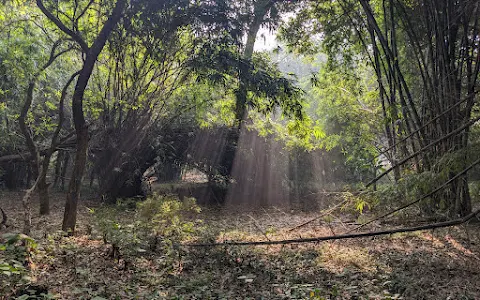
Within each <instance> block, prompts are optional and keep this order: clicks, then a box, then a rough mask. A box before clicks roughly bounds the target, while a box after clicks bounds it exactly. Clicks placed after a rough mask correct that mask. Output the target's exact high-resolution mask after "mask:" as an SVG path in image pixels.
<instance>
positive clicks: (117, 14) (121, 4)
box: [37, 0, 127, 235]
mask: <svg viewBox="0 0 480 300" xmlns="http://www.w3.org/2000/svg"><path fill="white" fill-rule="evenodd" d="M38 2H39V0H37V4H38ZM126 2H127V1H126V0H117V2H116V4H115V8H114V9H113V11H112V13H111V15H110V16H109V17H108V20H107V21H106V22H105V24H104V25H103V27H102V29H101V30H100V33H99V34H98V36H97V37H96V38H95V41H94V42H93V44H92V46H91V47H90V48H88V49H84V50H87V53H86V59H85V62H84V63H83V68H82V70H81V71H80V74H79V77H78V80H77V84H76V86H75V91H74V93H73V99H72V112H73V123H74V125H75V132H76V134H77V138H76V141H77V145H76V153H75V163H74V166H73V172H72V177H71V179H70V183H69V186H68V194H67V202H66V203H65V213H64V216H63V224H62V230H63V231H65V232H68V233H69V234H70V235H73V234H74V233H75V224H76V222H77V206H78V199H79V198H80V188H81V184H82V179H83V175H84V173H85V165H86V162H87V148H88V126H87V124H86V122H85V116H84V112H83V98H84V94H85V88H86V87H87V84H88V81H89V79H90V76H91V75H92V72H93V68H94V66H95V63H96V61H97V58H98V56H99V55H100V53H101V52H102V50H103V47H104V46H105V43H106V42H107V39H108V37H109V35H110V33H111V32H112V30H113V29H114V28H115V27H116V25H117V23H118V22H119V21H120V19H121V17H122V14H123V10H124V8H125V5H126ZM47 16H48V15H47ZM53 18H55V17H53ZM50 19H51V17H50ZM57 20H58V19H57ZM56 25H57V26H59V27H60V29H62V30H63V31H64V32H67V34H68V31H69V29H68V28H66V27H65V25H63V24H56ZM62 27H65V28H62ZM72 34H74V33H72ZM74 35H75V34H74ZM72 38H74V39H75V40H76V41H77V40H78V39H80V40H79V41H77V42H79V43H80V45H85V44H86V43H85V42H84V41H83V40H81V37H79V36H76V35H75V36H72ZM82 48H84V46H83V47H82Z"/></svg>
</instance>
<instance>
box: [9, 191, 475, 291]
mask: <svg viewBox="0 0 480 300" xmlns="http://www.w3.org/2000/svg"><path fill="white" fill-rule="evenodd" d="M18 196H19V194H14V193H12V194H9V195H8V198H3V199H8V200H6V201H3V200H1V201H2V203H1V205H2V207H4V208H5V209H6V210H7V211H8V213H9V216H10V222H11V224H12V225H13V226H12V227H11V228H9V229H10V230H12V231H18V230H19V229H20V228H21V214H20V211H19V208H18V203H19V202H17V201H18ZM54 199H55V203H54V209H52V214H51V216H50V217H42V218H40V217H38V215H37V213H36V211H37V207H36V206H35V205H34V217H33V222H34V228H35V229H34V232H33V236H34V237H35V238H36V239H37V241H38V242H39V252H38V254H37V255H36V256H35V258H34V260H35V261H34V263H35V265H32V267H33V266H34V268H32V270H31V274H30V276H31V277H32V278H33V280H34V281H35V283H37V284H42V285H46V286H48V287H49V290H50V291H51V292H52V293H54V294H56V295H57V297H58V298H59V299H90V298H93V297H95V296H99V297H103V298H106V299H114V298H115V297H119V299H138V298H140V299H164V298H167V299H171V298H172V297H176V296H181V297H183V298H181V299H208V298H211V299H218V298H224V299H235V298H240V299H243V298H246V297H250V298H262V297H263V298H264V299H311V298H313V299H315V297H317V299H395V298H399V297H403V299H446V298H447V297H450V298H451V299H462V297H463V298H464V299H480V286H478V282H480V273H479V272H478V270H479V269H480V260H479V259H478V255H479V253H480V234H479V232H480V230H479V228H478V225H475V224H471V225H465V226H463V227H460V226H459V227H453V228H448V229H436V230H435V231H434V232H432V231H422V232H415V233H407V234H395V235H391V236H384V237H373V238H362V239H351V240H338V241H330V242H321V243H308V244H291V245H268V246H259V247H250V246H248V247H246V246H242V247H240V246H230V247H226V246H220V247H214V248H190V247H181V248H180V249H179V250H180V252H179V254H178V255H177V256H174V257H173V258H172V257H171V256H169V255H168V254H167V253H164V252H163V251H162V250H158V251H156V252H154V253H151V252H148V251H147V252H144V251H142V252H139V253H136V254H134V255H133V254H131V253H130V252H128V251H126V249H120V255H119V256H117V257H112V256H111V250H112V248H111V247H112V246H111V245H110V244H105V243H104V242H103V241H102V237H101V233H100V232H99V230H98V228H95V226H94V227H93V228H89V226H90V225H89V224H93V222H92V218H93V216H92V215H91V214H90V213H89V212H88V209H87V206H88V207H90V208H91V207H94V203H88V205H87V206H86V205H85V202H83V203H82V205H81V206H80V208H79V216H78V217H79V227H78V231H77V236H75V237H70V238H67V237H63V236H62V235H61V234H60V233H59V232H58V229H60V225H61V218H62V216H63V210H62V202H63V196H62V195H61V194H56V196H54ZM133 213H134V212H132V211H126V212H125V213H124V214H122V215H120V216H119V217H120V218H124V219H126V220H125V221H130V220H127V219H131V214H133ZM318 215H319V213H318V212H314V211H312V212H310V213H306V212H303V213H299V212H292V211H289V210H286V209H284V208H269V209H266V208H265V209H260V210H256V211H251V212H241V213H240V212H236V211H235V210H230V211H229V210H225V209H221V208H204V210H203V212H202V213H201V214H200V215H199V216H198V217H200V218H201V219H202V220H203V225H202V226H204V227H205V232H204V235H205V236H206V237H211V238H213V240H210V241H215V240H216V241H217V242H225V241H267V240H281V239H293V238H308V237H319V236H329V235H334V234H337V235H338V234H342V233H344V232H346V231H349V230H351V229H353V228H355V226H356V225H355V222H353V223H352V222H351V220H355V219H357V218H358V216H356V215H348V214H343V215H338V216H336V217H335V218H328V220H331V221H332V222H330V223H328V222H326V221H325V219H322V218H320V219H318V220H315V221H313V222H311V223H309V224H307V225H305V226H301V227H298V225H299V224H303V223H305V222H306V221H308V220H311V219H312V218H315V217H317V216H318ZM380 226H381V224H378V223H377V224H374V225H373V227H372V228H373V229H375V230H378V229H379V228H381V227H380ZM90 227H91V226H90ZM297 227H298V228H297ZM203 238H204V237H199V239H200V240H199V241H203V240H202V239H203ZM191 242H192V241H191ZM0 299H1V298H0Z"/></svg>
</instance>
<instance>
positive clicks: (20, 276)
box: [0, 233, 37, 294]
mask: <svg viewBox="0 0 480 300" xmlns="http://www.w3.org/2000/svg"><path fill="white" fill-rule="evenodd" d="M36 248H37V243H36V242H35V240H33V239H32V238H31V237H29V236H26V235H24V234H17V233H8V234H4V235H2V236H1V237H0V294H7V293H10V292H12V291H13V290H14V289H15V288H16V287H18V286H20V285H22V284H25V283H28V281H29V278H28V276H27V273H28V270H27V267H26V266H28V264H29V262H30V259H31V256H32V254H33V253H34V251H35V249H36Z"/></svg>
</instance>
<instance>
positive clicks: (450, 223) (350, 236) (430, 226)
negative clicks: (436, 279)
mask: <svg viewBox="0 0 480 300" xmlns="http://www.w3.org/2000/svg"><path fill="white" fill-rule="evenodd" d="M479 213H480V209H478V210H476V211H474V212H472V213H471V214H468V215H466V216H465V217H463V218H460V219H456V220H452V221H446V222H439V223H433V224H427V225H422V226H415V227H402V228H396V229H389V230H382V231H374V232H363V233H354V234H342V235H334V236H324V237H314V238H305V239H291V240H279V241H258V242H224V243H206V244H185V245H182V246H185V247H219V246H262V245H287V244H300V243H316V242H323V241H331V240H344V239H354V238H363V237H372V236H379V235H388V234H393V233H402V232H412V231H420V230H428V229H435V228H442V227H450V226H455V225H460V224H463V223H465V222H467V221H469V220H470V219H472V218H474V217H475V216H476V215H477V214H479Z"/></svg>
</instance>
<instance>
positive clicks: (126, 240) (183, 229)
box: [92, 195, 201, 257]
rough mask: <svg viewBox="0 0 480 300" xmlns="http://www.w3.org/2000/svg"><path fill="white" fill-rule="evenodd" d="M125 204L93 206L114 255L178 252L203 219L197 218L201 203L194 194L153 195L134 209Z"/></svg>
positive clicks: (195, 231)
mask: <svg viewBox="0 0 480 300" xmlns="http://www.w3.org/2000/svg"><path fill="white" fill-rule="evenodd" d="M122 208H124V206H123V205H120V206H119V205H117V206H114V207H111V206H110V207H103V208H100V209H97V210H92V212H93V213H94V214H95V219H96V224H97V227H98V229H99V230H100V232H101V233H102V236H103V239H104V241H105V243H108V244H111V245H112V253H111V255H112V256H113V257H117V256H118V255H119V253H120V252H121V253H122V254H126V255H136V254H139V253H144V252H147V251H148V250H150V251H158V250H161V251H163V252H164V254H165V255H167V256H171V255H174V254H176V253H177V252H178V251H177V250H178V249H177V247H176V246H177V245H179V244H180V243H181V242H182V241H185V240H187V239H189V238H192V237H193V236H195V235H196V234H197V233H198V231H199V230H200V228H201V227H200V223H201V222H200V221H199V220H196V219H195V218H194V217H195V215H196V214H198V213H199V212H200V207H199V206H198V205H197V204H196V203H195V199H193V198H185V199H184V200H183V201H180V200H179V199H178V198H177V197H174V196H159V195H152V196H150V197H148V198H147V199H146V200H145V201H143V202H138V203H137V210H136V212H135V213H133V212H129V211H125V210H123V209H122ZM128 220H130V221H128Z"/></svg>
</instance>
